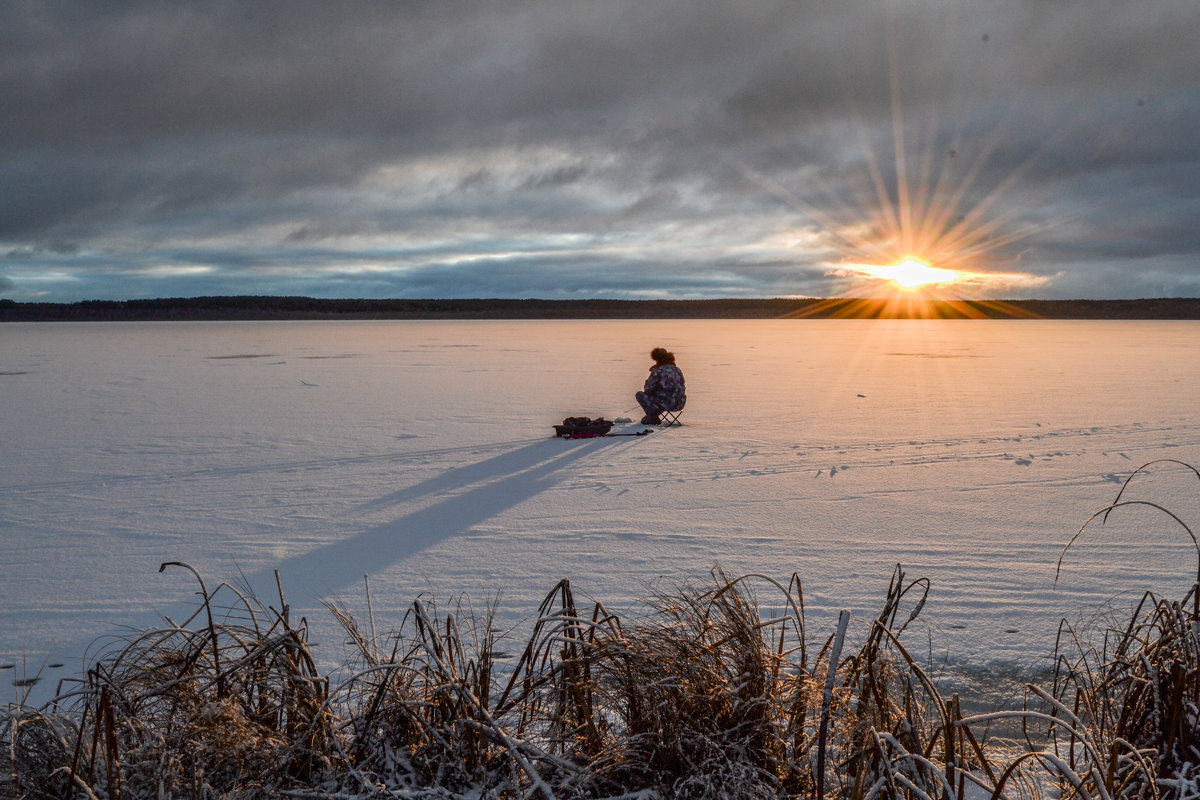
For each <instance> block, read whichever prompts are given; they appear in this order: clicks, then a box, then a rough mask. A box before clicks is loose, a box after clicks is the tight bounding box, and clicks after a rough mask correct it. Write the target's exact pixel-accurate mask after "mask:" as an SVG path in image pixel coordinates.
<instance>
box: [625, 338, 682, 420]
mask: <svg viewBox="0 0 1200 800" xmlns="http://www.w3.org/2000/svg"><path fill="white" fill-rule="evenodd" d="M650 357H651V358H652V359H654V366H652V367H650V377H648V378H646V385H645V387H644V389H643V390H642V391H640V392H638V393H637V395H636V397H637V401H638V405H640V406H641V407H642V411H644V412H646V416H644V417H642V424H643V425H658V424H659V422H660V420H659V417H660V415H661V414H662V412H664V411H681V410H683V405H684V403H686V402H687V395H686V394H684V387H683V373H682V372H680V371H679V367H677V366H675V354H674V353H672V352H670V351H669V350H667V349H666V348H665V347H656V348H654V349H653V350H651V351H650Z"/></svg>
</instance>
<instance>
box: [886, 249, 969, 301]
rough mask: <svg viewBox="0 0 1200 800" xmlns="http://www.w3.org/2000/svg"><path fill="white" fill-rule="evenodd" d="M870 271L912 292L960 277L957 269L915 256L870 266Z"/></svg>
mask: <svg viewBox="0 0 1200 800" xmlns="http://www.w3.org/2000/svg"><path fill="white" fill-rule="evenodd" d="M868 271H869V272H870V274H871V275H872V276H873V277H876V278H882V279H884V280H889V281H891V282H892V283H894V284H895V285H896V286H898V287H899V288H901V289H905V290H907V291H910V292H911V291H916V290H917V289H920V288H922V287H925V286H931V285H934V284H937V285H945V284H948V283H954V282H955V281H956V280H957V279H958V273H957V272H956V271H954V270H952V269H941V268H940V267H935V266H932V265H930V264H929V263H928V262H926V261H923V260H922V259H919V258H916V257H915V256H909V257H907V258H904V259H902V260H901V261H898V262H896V263H895V264H887V265H885V266H878V267H869V268H868Z"/></svg>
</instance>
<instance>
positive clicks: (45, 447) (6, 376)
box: [0, 320, 1200, 695]
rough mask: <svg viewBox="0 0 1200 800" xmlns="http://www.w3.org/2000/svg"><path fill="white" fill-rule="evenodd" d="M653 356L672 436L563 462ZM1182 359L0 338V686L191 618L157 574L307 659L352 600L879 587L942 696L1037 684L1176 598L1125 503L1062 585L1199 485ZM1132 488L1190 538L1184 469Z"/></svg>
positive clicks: (1198, 441)
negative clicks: (1139, 502) (671, 374)
mask: <svg viewBox="0 0 1200 800" xmlns="http://www.w3.org/2000/svg"><path fill="white" fill-rule="evenodd" d="M655 345H663V346H666V347H668V348H670V349H671V350H673V351H674V352H675V353H676V354H677V356H678V359H679V365H680V367H681V368H682V369H683V371H684V373H685V375H686V377H687V381H688V397H689V403H688V408H687V411H686V412H685V414H684V416H683V420H684V422H685V425H684V426H683V427H680V428H671V429H664V430H659V431H656V432H655V433H653V434H651V435H649V436H645V437H639V438H605V439H592V440H580V441H566V440H560V439H554V438H552V436H551V435H552V429H551V425H552V424H554V423H556V422H560V421H561V420H562V418H563V417H565V416H568V415H577V414H586V415H589V416H597V415H600V414H603V415H605V416H608V417H610V418H611V417H614V416H626V417H633V418H634V419H635V420H636V419H637V418H638V417H639V416H640V413H638V410H637V408H636V404H635V402H634V400H633V397H632V395H633V392H634V391H635V390H636V389H638V388H640V386H641V383H642V381H643V380H644V377H645V375H646V369H647V367H648V366H649V364H650V361H649V358H648V355H647V353H648V352H649V350H650V348H651V347H653V346H655ZM1197 353H1200V323H1195V322H1077V321H1076V322H1057V321H1003V322H1002V321H936V322H930V321H923V322H917V321H851V320H807V321H797V320H772V321H767V320H752V321H613V322H607V321H566V322H546V321H541V322H491V321H489V322H352V323H351V322H307V323H279V322H272V323H140V324H139V323H132V324H125V323H108V324H104V323H101V324H85V323H74V324H34V323H26V324H11V325H6V326H3V327H0V397H2V398H3V405H2V408H3V414H4V417H3V425H2V427H0V431H2V443H0V447H2V451H0V563H2V565H3V579H2V580H0V667H6V668H7V669H4V670H0V685H3V686H4V687H5V689H7V690H10V691H13V692H14V695H15V690H11V689H10V687H9V684H10V683H12V680H21V679H22V678H24V677H26V676H28V675H31V674H34V673H36V672H38V671H39V670H42V674H43V675H44V676H45V679H46V680H44V681H43V685H44V684H46V683H49V682H52V681H53V680H56V679H57V678H58V677H60V676H62V675H64V674H68V673H71V672H73V671H74V670H76V669H77V668H78V666H79V664H80V662H79V660H78V657H79V655H80V654H81V653H82V652H83V650H84V648H85V647H86V645H87V644H88V643H89V642H91V641H92V640H93V639H95V638H96V637H98V636H100V635H102V634H105V633H110V632H113V631H115V630H118V629H120V628H122V627H125V626H147V625H151V624H153V623H154V621H155V620H156V619H158V618H159V617H160V615H162V614H164V613H165V614H170V615H172V616H177V615H179V614H180V613H181V609H182V608H183V607H184V605H183V604H184V603H185V602H186V601H188V600H189V598H191V597H192V595H193V592H194V590H195V585H194V583H193V582H192V580H191V578H190V576H188V575H187V574H186V573H184V572H183V571H180V570H173V571H172V570H169V571H167V572H165V573H162V574H160V573H159V572H158V566H159V564H160V563H161V562H163V561H168V560H172V561H184V562H188V563H190V564H192V565H193V566H195V567H196V568H197V569H198V570H200V572H201V573H202V574H203V575H204V576H205V578H206V579H207V580H208V582H209V584H210V586H211V585H213V584H216V583H218V582H219V581H222V580H227V581H238V580H241V579H242V576H244V578H245V580H246V581H248V582H249V583H250V585H251V586H253V587H255V588H256V589H257V590H258V591H259V592H260V594H261V596H262V597H263V598H265V599H268V600H269V599H270V598H271V597H273V596H274V593H275V590H274V578H273V571H274V570H276V569H278V570H279V571H280V573H281V575H282V580H283V585H284V588H285V590H286V591H287V593H288V600H289V602H290V603H291V605H292V607H293V614H294V615H295V614H299V613H304V614H306V615H307V616H308V618H309V619H310V620H311V621H312V623H313V627H314V639H315V641H317V642H318V647H317V652H318V653H320V654H322V658H324V659H326V660H327V661H328V662H329V663H336V662H338V661H340V658H341V638H342V637H341V636H340V635H339V633H338V631H337V630H336V628H335V626H334V624H333V623H332V621H331V620H330V619H329V618H328V615H327V614H326V612H325V611H324V610H323V609H322V608H321V606H320V599H321V598H325V597H340V598H342V599H343V600H345V601H346V603H347V605H349V606H350V607H351V608H352V609H353V610H355V611H357V612H361V613H365V602H364V600H363V590H362V587H363V575H364V574H366V573H369V574H370V580H371V589H372V597H373V601H374V610H375V616H376V620H377V622H378V624H379V625H380V626H381V627H387V626H388V625H389V624H394V623H397V622H398V621H399V619H400V617H401V616H402V614H403V613H404V610H405V609H406V607H407V606H408V605H409V604H410V603H411V602H412V600H413V599H414V598H415V597H416V596H417V595H418V594H419V593H421V592H432V593H433V594H434V595H435V596H436V597H437V598H439V599H441V600H443V601H445V600H450V599H452V598H454V597H456V596H457V595H459V594H460V593H463V592H466V593H469V594H470V595H471V596H472V597H473V598H475V599H477V600H479V601H483V600H486V599H488V598H490V597H493V596H495V595H497V594H498V595H499V611H500V618H501V621H502V622H503V623H504V624H506V625H509V624H517V623H519V622H520V621H521V620H525V619H527V618H528V617H529V616H530V615H532V614H533V613H534V611H535V610H536V608H537V605H538V603H539V601H540V600H541V598H542V597H543V596H544V594H545V593H546V592H548V591H549V590H550V589H551V588H552V586H553V585H554V583H555V582H556V581H557V580H558V579H559V578H561V577H569V578H571V580H572V583H573V585H574V586H575V588H576V591H577V592H580V593H584V594H586V595H590V596H592V597H595V598H596V599H600V600H602V601H604V602H605V604H606V605H608V606H609V607H610V608H615V609H618V610H619V609H621V608H622V606H623V604H628V603H629V602H630V601H631V599H632V598H635V597H638V596H643V595H644V594H645V593H646V588H645V587H646V586H647V585H648V584H649V583H651V582H653V581H655V580H656V579H658V578H660V576H665V578H666V579H668V580H680V579H684V578H687V577H691V576H703V575H704V574H706V573H707V571H708V570H709V569H710V568H711V567H713V565H714V564H718V563H719V564H721V565H722V566H723V567H724V568H725V570H726V571H727V572H729V573H740V572H751V571H752V572H761V573H765V574H768V575H771V576H773V577H776V578H779V579H781V580H786V579H787V578H788V577H789V576H790V575H791V574H792V573H793V572H796V573H798V574H799V575H800V577H801V579H802V580H803V583H804V590H805V599H806V601H807V603H808V609H809V612H810V619H811V620H812V623H813V625H815V626H818V627H819V626H824V625H829V624H831V622H832V617H833V616H835V615H836V611H837V610H838V609H840V608H850V609H852V610H853V611H854V613H855V619H856V620H857V622H858V624H859V625H862V624H864V623H865V621H866V620H867V619H868V618H869V615H870V614H871V613H873V612H874V611H876V610H877V609H878V607H879V604H880V602H881V600H882V597H883V594H884V592H885V590H886V588H887V584H888V579H889V577H890V575H891V573H892V569H893V568H894V566H895V564H897V563H901V564H903V565H904V568H905V570H906V572H907V573H908V574H909V576H911V577H914V578H915V577H928V578H929V579H930V580H931V582H932V592H931V595H930V600H929V603H928V605H927V606H926V608H925V610H924V612H923V613H922V616H921V618H920V621H921V622H922V625H921V626H919V629H918V630H916V631H910V633H909V634H907V635H909V636H911V637H915V638H913V640H912V641H913V642H914V643H916V645H918V649H922V652H924V653H925V655H926V657H927V658H928V659H929V660H930V662H931V663H932V664H933V665H935V667H936V669H938V670H942V672H943V674H944V675H946V676H949V677H953V676H958V679H959V680H966V678H967V677H970V676H976V677H979V676H984V677H985V678H986V677H987V676H992V677H993V678H994V676H996V675H1013V676H1019V675H1022V674H1027V673H1028V672H1030V671H1031V670H1034V669H1036V668H1037V666H1038V665H1039V664H1041V663H1044V659H1045V657H1046V656H1047V655H1048V654H1049V651H1050V647H1051V644H1052V641H1053V637H1054V633H1055V629H1056V625H1057V623H1058V621H1059V619H1060V618H1063V617H1067V618H1069V619H1072V620H1075V619H1084V620H1087V619H1090V618H1093V617H1094V616H1095V615H1096V614H1097V613H1100V612H1103V611H1104V610H1105V609H1108V608H1112V607H1116V608H1122V607H1126V606H1127V605H1128V603H1129V602H1130V601H1131V600H1133V599H1136V598H1137V597H1138V596H1140V593H1141V592H1143V591H1145V590H1153V591H1156V592H1160V593H1165V594H1169V595H1173V596H1181V595H1182V593H1183V592H1184V591H1186V588H1187V587H1188V586H1189V585H1190V583H1191V581H1192V580H1194V579H1195V576H1196V550H1195V548H1194V546H1193V545H1192V543H1191V540H1190V539H1189V538H1188V536H1187V534H1186V532H1184V531H1183V530H1182V529H1181V528H1180V527H1179V525H1178V524H1177V523H1175V522H1173V521H1171V520H1170V519H1169V518H1167V517H1166V515H1164V514H1162V513H1160V512H1156V511H1153V510H1152V509H1149V508H1145V507H1138V508H1132V507H1131V508H1125V509H1120V510H1119V511H1118V512H1117V513H1115V514H1114V516H1113V517H1112V518H1111V519H1110V521H1109V524H1108V525H1107V526H1106V527H1103V528H1101V527H1099V526H1098V525H1096V526H1095V527H1091V526H1089V528H1088V531H1087V532H1086V533H1085V535H1084V536H1083V537H1082V538H1081V540H1080V542H1079V543H1078V544H1077V545H1076V546H1075V548H1073V549H1072V550H1071V552H1070V553H1069V554H1068V555H1067V558H1066V560H1065V566H1064V570H1063V573H1062V575H1061V576H1060V578H1059V580H1058V582H1057V584H1056V583H1055V580H1054V574H1055V562H1056V560H1057V559H1058V556H1059V553H1060V551H1061V550H1062V548H1063V545H1064V544H1065V543H1066V542H1067V540H1068V539H1069V538H1070V537H1071V535H1072V534H1074V533H1075V532H1076V531H1077V530H1078V529H1079V527H1080V525H1082V524H1083V523H1084V521H1085V520H1087V519H1088V517H1089V516H1091V514H1092V513H1093V512H1095V511H1097V510H1099V509H1101V508H1103V507H1104V506H1105V505H1107V504H1108V503H1109V502H1111V501H1112V500H1113V498H1114V497H1115V495H1116V492H1117V490H1118V488H1119V485H1120V482H1121V481H1123V480H1124V479H1125V478H1126V477H1127V476H1128V475H1129V474H1130V473H1131V472H1132V471H1133V470H1134V469H1136V468H1137V467H1138V466H1140V465H1142V464H1144V463H1146V462H1149V461H1152V460H1155V459H1162V458H1170V459H1178V460H1181V461H1184V462H1188V463H1191V464H1197V465H1200V416H1198V414H1197V405H1196V404H1197V397H1198V396H1200V370H1198V369H1197V367H1198V366H1200V357H1198V356H1197ZM633 429H635V430H637V429H640V428H638V427H636V426H635V427H634V428H633ZM1130 492H1131V494H1130V495H1129V497H1134V498H1137V499H1144V500H1151V501H1154V502H1157V503H1160V504H1161V505H1163V506H1165V507H1167V508H1169V509H1170V510H1171V511H1173V512H1174V513H1175V514H1177V515H1179V516H1180V517H1181V518H1182V519H1183V520H1184V521H1185V522H1187V523H1188V524H1189V525H1191V526H1192V527H1193V529H1197V528H1200V481H1197V479H1196V476H1195V475H1193V474H1191V473H1190V472H1188V471H1186V470H1183V469H1180V468H1173V467H1171V466H1170V465H1159V466H1156V467H1154V468H1152V470H1150V471H1149V474H1147V475H1144V476H1139V477H1138V478H1137V479H1136V480H1135V482H1134V484H1133V487H1132V488H1131V490H1130ZM60 663H61V664H62V665H63V666H61V667H50V666H48V665H49V664H60ZM10 677H11V679H10Z"/></svg>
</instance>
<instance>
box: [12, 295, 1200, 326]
mask: <svg viewBox="0 0 1200 800" xmlns="http://www.w3.org/2000/svg"><path fill="white" fill-rule="evenodd" d="M784 318H797V319H833V318H848V319H910V318H920V319H1200V298H1196V297H1173V298H1155V299H1143V300H1012V301H981V300H908V299H903V298H901V299H879V300H863V299H850V298H835V299H811V298H800V299H733V300H728V299H727V300H519V299H503V298H497V299H479V300H472V299H464V300H449V299H442V300H365V299H364V300H323V299H317V298H312V297H263V296H237V297H170V298H162V299H157V300H85V301H82V302H78V303H18V302H15V301H13V300H0V322H39V321H40V322H45V321H139V320H144V321H156V320H159V321H161V320H303V319H314V320H315V319H784Z"/></svg>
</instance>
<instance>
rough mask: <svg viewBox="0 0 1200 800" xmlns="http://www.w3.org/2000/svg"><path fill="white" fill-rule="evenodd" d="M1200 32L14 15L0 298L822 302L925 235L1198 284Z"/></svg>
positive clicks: (1169, 287)
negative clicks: (853, 272)
mask: <svg viewBox="0 0 1200 800" xmlns="http://www.w3.org/2000/svg"><path fill="white" fill-rule="evenodd" d="M1197 23H1200V9H1197V7H1196V6H1195V4H1194V2H1192V0H1160V2H1157V3H1155V4H1154V6H1153V8H1148V7H1144V6H1130V5H1129V4H1127V3H1120V2H1116V0H1092V1H1091V2H1086V3H1085V2H1077V1H1072V2H1065V3H1053V4H1049V3H1044V2H1038V0H1001V1H1000V2H998V3H993V4H987V5H986V7H983V6H979V5H978V4H973V5H972V4H959V5H956V6H947V5H946V4H945V3H942V2H933V0H888V2H885V3H877V2H868V1H867V0H852V1H851V2H847V3H838V4H810V3H796V2H793V0H780V1H779V2H766V1H761V2H757V1H756V2H750V3H738V4H725V3H706V2H701V3H693V2H682V0H676V1H674V2H663V3H654V4H646V3H639V2H633V1H632V0H629V1H628V2H625V1H624V0H622V1H621V2H614V3H604V4H596V3H592V2H583V1H582V0H580V1H579V2H574V1H572V0H564V1H563V2H559V3H554V4H549V5H548V4H545V3H541V2H532V1H531V2H517V3H506V4H505V5H504V7H503V8H500V7H493V6H490V5H487V4H477V3H467V2H457V1H456V0H444V1H443V2H439V3H392V2H382V0H381V1H380V2H367V3H359V4H355V5H354V6H353V7H352V8H349V7H344V6H337V5H329V4H324V3H317V2H288V3H282V2H272V1H267V2H260V3H255V4H251V5H248V6H246V5H243V6H238V5H230V4H226V3H220V2H201V3H193V4H188V5H185V6H180V5H178V4H133V5H120V4H118V5H116V6H113V5H111V4H74V3H67V2H51V3H42V4H35V5H26V4H8V5H6V6H3V7H0V48H2V51H3V52H4V53H5V58H4V65H3V68H2V69H0V116H2V117H3V118H4V119H5V121H6V122H5V125H4V126H3V127H2V128H0V181H2V182H3V184H4V185H5V186H6V188H7V189H8V191H6V192H5V193H3V195H0V252H3V253H7V254H8V256H7V258H6V259H5V264H6V267H5V269H6V274H7V275H8V276H9V279H10V280H11V281H13V282H14V284H15V286H14V287H10V288H9V289H6V291H19V292H30V293H34V292H38V293H46V294H42V295H39V296H47V295H48V296H49V297H51V298H54V299H63V300H70V299H80V298H82V297H85V296H110V297H111V296H116V297H119V296H125V295H126V293H129V292H137V293H151V294H157V293H176V294H178V293H187V292H197V293H203V294H215V293H235V294H236V293H264V292H265V291H267V290H269V291H271V292H278V293H286V294H297V293H307V292H312V293H316V294H323V295H325V296H331V295H330V293H344V294H345V295H352V296H382V295H395V294H400V295H405V296H418V295H419V294H420V293H421V292H432V293H442V292H450V293H453V294H461V295H464V296H467V295H469V296H489V295H503V296H547V297H549V296H576V295H579V294H587V293H588V292H596V293H607V294H606V296H647V297H650V296H663V295H673V294H674V293H678V294H681V295H685V296H705V293H714V294H715V295H717V296H720V295H723V294H739V295H769V294H773V293H779V294H801V293H820V292H822V291H836V290H840V289H842V288H843V284H837V283H830V282H829V280H828V279H827V278H826V277H825V272H826V271H827V269H826V267H825V265H826V264H828V263H831V262H832V263H836V262H837V261H838V260H839V259H841V260H846V261H854V260H858V261H862V260H864V259H866V258H868V257H870V258H878V259H883V258H886V257H888V256H889V254H896V253H899V251H901V250H903V249H904V248H905V247H906V246H909V245H913V243H914V242H915V241H917V240H920V241H923V242H926V243H927V240H929V239H930V237H935V238H936V237H938V236H940V237H942V241H943V243H944V242H946V241H950V242H952V243H954V244H955V246H956V247H957V248H958V250H959V255H960V256H961V257H963V258H964V259H969V260H970V261H971V264H970V266H971V269H973V270H976V271H981V272H987V271H992V272H997V273H1005V272H1013V271H1014V270H1013V264H1014V263H1017V262H1019V264H1020V269H1019V270H1016V271H1017V272H1020V273H1022V274H1029V275H1033V276H1041V277H1044V278H1045V279H1046V280H1045V281H1042V282H1040V283H1039V284H1038V285H1036V286H1032V288H1028V289H1027V290H1028V291H1032V292H1037V293H1041V295H1040V296H1047V297H1053V296H1063V293H1065V292H1078V291H1083V292H1085V295H1086V296H1142V295H1145V294H1157V293H1167V294H1171V293H1175V292H1183V291H1194V288H1193V287H1194V286H1195V280H1194V277H1193V274H1194V269H1195V268H1194V267H1191V266H1189V263H1196V257H1197V255H1200V241H1197V234H1196V233H1195V225H1194V220H1195V219H1196V211H1197V209H1198V207H1200V188H1198V187H1200V141H1198V140H1197V139H1196V137H1195V136H1194V131H1195V130H1196V129H1197V128H1198V127H1200V89H1197V87H1196V81H1195V78H1196V75H1195V66H1194V64H1195V62H1194V47H1193V44H1192V41H1191V39H1192V36H1191V31H1194V30H1195V29H1196V26H1197ZM918 230H919V231H920V234H919V235H918V234H917V233H916V232H917V231H918ZM792 234H795V236H794V237H793V238H795V239H797V240H804V241H807V242H808V243H809V244H808V246H804V247H799V246H795V247H790V248H787V247H784V248H780V247H778V246H775V245H772V246H770V247H766V246H763V245H762V243H763V242H765V241H768V240H773V237H774V240H780V239H786V238H787V237H788V236H790V235H792ZM813 237H819V238H820V240H821V244H820V246H815V245H813V241H814V239H813ZM63 243H71V245H73V246H74V248H75V249H74V251H73V252H63V251H62V246H63ZM1189 259H1191V261H1190V262H1189ZM1148 263H1153V264H1155V265H1156V267H1155V272H1154V277H1153V278H1149V277H1146V275H1144V274H1143V273H1142V272H1141V271H1139V270H1138V269H1132V268H1131V269H1117V268H1112V269H1110V268H1109V267H1108V266H1106V265H1110V264H1113V265H1126V266H1131V265H1136V264H1148ZM163 264H168V265H171V270H176V271H177V272H172V271H171V270H167V271H166V272H165V273H164V272H159V273H152V272H147V271H146V269H147V268H148V267H152V266H155V265H159V266H161V265H163ZM363 264H370V265H372V270H371V271H364V270H361V269H358V267H361V266H362V265H363ZM763 264H770V265H786V268H785V267H782V266H780V267H775V266H772V267H771V268H763V267H761V266H760V265H763ZM264 265H270V269H269V273H270V275H269V277H266V276H264V272H263V270H264ZM179 270H183V271H185V272H184V273H180V272H178V271H179ZM187 270H192V271H190V272H186V271H187ZM199 270H203V271H199ZM589 270H592V272H589ZM596 270H602V274H599V273H597V272H596ZM54 276H59V277H58V278H55V277H54ZM62 276H69V279H65V278H62ZM1017 288H1018V289H1019V288H1020V287H1017ZM218 290H219V291H218ZM1015 290H1016V289H1014V291H1015ZM1022 290H1025V289H1022ZM89 292H94V293H97V294H95V295H89V294H85V293H89ZM139 296H145V295H144V294H140V295H139Z"/></svg>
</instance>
